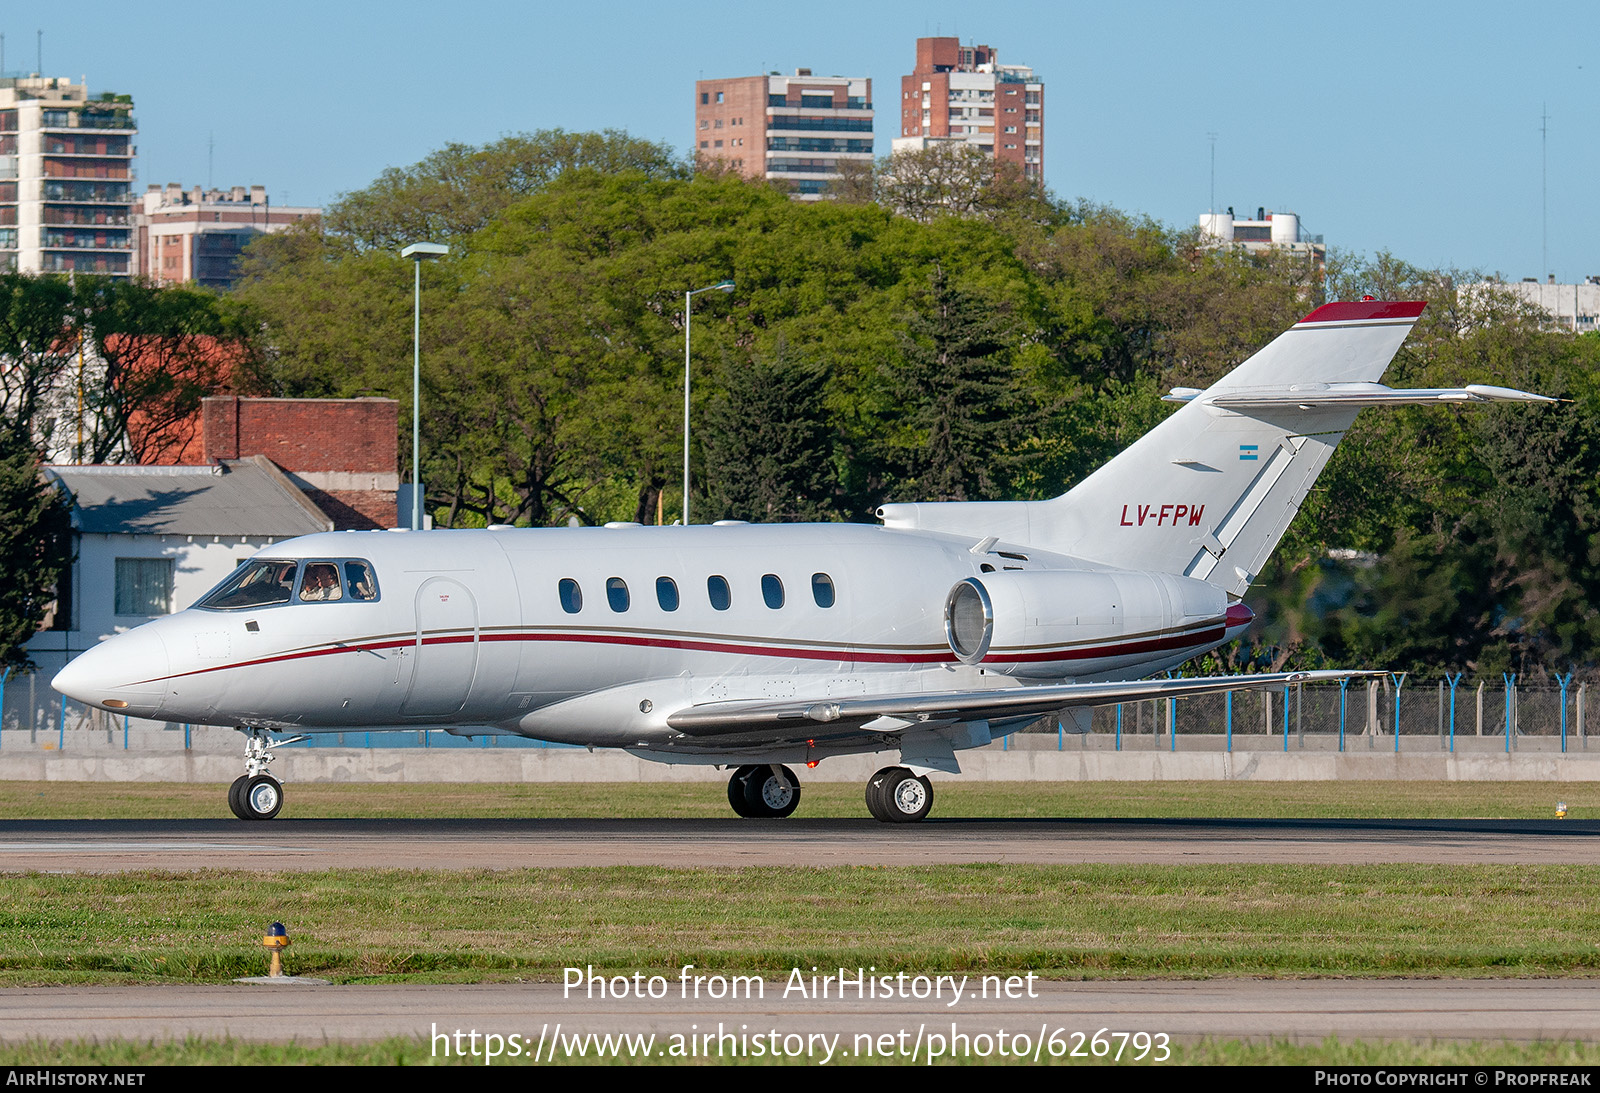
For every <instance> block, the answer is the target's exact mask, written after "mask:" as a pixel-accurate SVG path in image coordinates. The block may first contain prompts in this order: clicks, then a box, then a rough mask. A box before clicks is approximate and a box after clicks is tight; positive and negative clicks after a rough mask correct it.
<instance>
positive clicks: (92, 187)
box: [0, 76, 138, 276]
mask: <svg viewBox="0 0 1600 1093" xmlns="http://www.w3.org/2000/svg"><path fill="white" fill-rule="evenodd" d="M137 133H138V130H137V128H136V127H135V125H134V119H133V99H132V97H131V96H129V95H116V94H112V93H110V92H106V93H104V94H100V95H96V96H94V97H93V98H91V97H90V95H89V91H88V88H87V86H86V85H84V84H75V83H73V82H72V81H71V80H68V79H62V78H57V77H45V76H16V77H6V78H4V79H0V269H3V270H19V271H22V272H25V273H41V272H43V273H72V272H80V273H102V274H111V275H114V276H127V275H129V274H130V273H132V272H133V225H132V211H133V210H132V204H133V197H132V192H131V190H130V186H131V185H132V181H133V177H134V172H133V157H134V154H135V151H136V149H135V148H134V144H133V138H134V137H135V135H137Z"/></svg>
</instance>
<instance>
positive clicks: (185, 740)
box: [183, 721, 189, 751]
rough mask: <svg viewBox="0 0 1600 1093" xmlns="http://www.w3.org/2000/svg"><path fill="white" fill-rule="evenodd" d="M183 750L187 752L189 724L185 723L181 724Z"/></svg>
mask: <svg viewBox="0 0 1600 1093" xmlns="http://www.w3.org/2000/svg"><path fill="white" fill-rule="evenodd" d="M183 750H184V751H188V750H189V723H188V722H187V721H185V722H184V723H183Z"/></svg>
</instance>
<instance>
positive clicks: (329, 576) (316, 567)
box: [300, 562, 344, 603]
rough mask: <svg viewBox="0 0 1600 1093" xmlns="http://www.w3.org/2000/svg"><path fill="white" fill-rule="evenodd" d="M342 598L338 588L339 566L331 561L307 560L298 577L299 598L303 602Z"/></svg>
mask: <svg viewBox="0 0 1600 1093" xmlns="http://www.w3.org/2000/svg"><path fill="white" fill-rule="evenodd" d="M343 598H344V593H343V592H342V591H341V590H340V588H339V567H338V566H337V565H335V564H334V563H332V562H307V563H306V569H305V572H304V573H303V574H301V577H300V599H301V601H302V602H304V603H315V602H326V601H331V600H339V599H343Z"/></svg>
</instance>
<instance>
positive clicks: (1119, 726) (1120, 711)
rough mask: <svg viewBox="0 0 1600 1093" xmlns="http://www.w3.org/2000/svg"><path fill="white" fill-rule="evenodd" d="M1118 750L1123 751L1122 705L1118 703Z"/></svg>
mask: <svg viewBox="0 0 1600 1093" xmlns="http://www.w3.org/2000/svg"><path fill="white" fill-rule="evenodd" d="M1117 750H1118V751H1121V750H1122V703H1120V702H1118V703H1117Z"/></svg>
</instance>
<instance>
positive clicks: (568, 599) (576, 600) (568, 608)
mask: <svg viewBox="0 0 1600 1093" xmlns="http://www.w3.org/2000/svg"><path fill="white" fill-rule="evenodd" d="M558 587H559V589H560V592H561V610H563V611H565V612H566V613H567V614H569V615H576V614H577V613H578V612H579V611H582V610H583V589H581V588H579V587H578V582H577V581H575V580H573V579H572V578H571V577H562V578H561V584H560V585H559V586H558Z"/></svg>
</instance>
